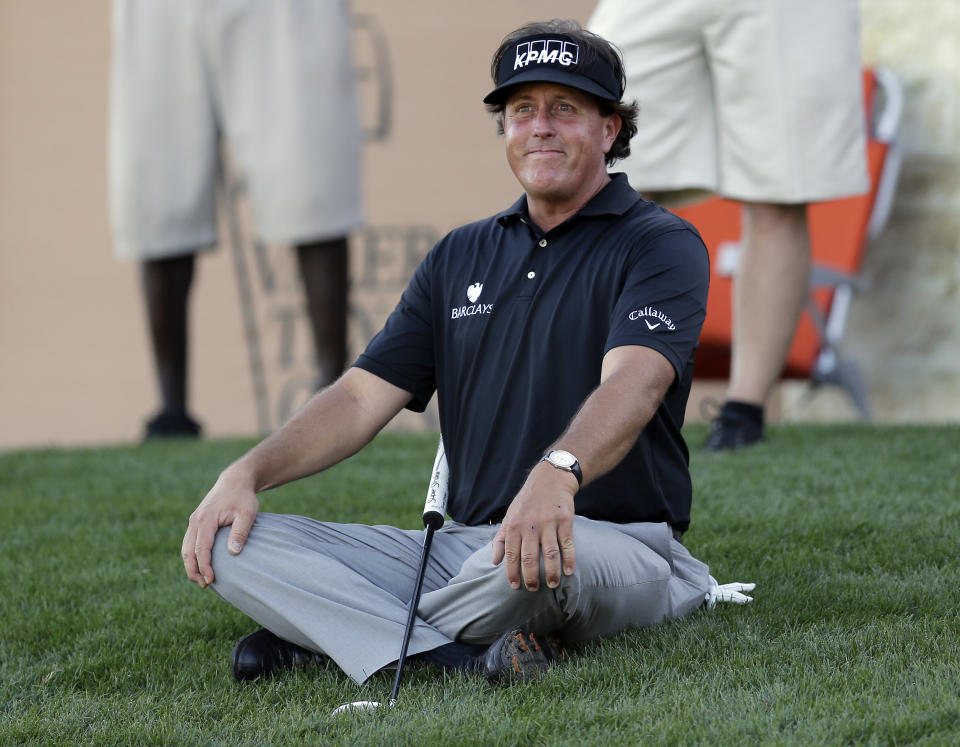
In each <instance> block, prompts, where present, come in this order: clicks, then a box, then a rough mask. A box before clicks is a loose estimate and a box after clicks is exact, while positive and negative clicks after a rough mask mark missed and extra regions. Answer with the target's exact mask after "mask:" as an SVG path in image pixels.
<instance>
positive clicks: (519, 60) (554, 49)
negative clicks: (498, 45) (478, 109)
mask: <svg viewBox="0 0 960 747" xmlns="http://www.w3.org/2000/svg"><path fill="white" fill-rule="evenodd" d="M585 52H586V50H585V49H584V48H583V45H581V44H580V43H578V42H576V41H574V40H573V38H572V37H570V36H567V35H566V34H546V35H544V34H537V35H535V36H524V37H521V38H520V39H517V40H516V41H515V42H514V43H513V44H511V45H510V47H509V48H508V49H507V51H506V52H504V55H503V59H501V60H500V64H499V65H498V67H497V77H496V80H495V81H494V82H495V83H496V88H494V89H493V90H492V91H491V92H490V93H488V94H487V95H486V96H485V97H484V99H483V103H485V104H499V103H501V102H502V101H503V99H504V98H505V97H506V95H507V89H509V88H510V87H512V86H516V85H519V84H520V83H559V84H560V85H563V86H570V87H571V88H577V89H579V90H581V91H586V92H587V93H592V94H593V95H594V96H599V97H600V98H601V99H606V100H608V101H619V100H620V97H621V96H622V95H623V90H622V89H621V88H620V80H619V79H618V78H617V76H616V74H615V73H614V71H613V67H611V66H610V64H609V63H608V62H607V61H606V60H605V59H603V58H602V57H600V56H599V55H596V54H585Z"/></svg>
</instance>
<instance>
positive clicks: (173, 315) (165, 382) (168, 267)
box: [140, 254, 200, 438]
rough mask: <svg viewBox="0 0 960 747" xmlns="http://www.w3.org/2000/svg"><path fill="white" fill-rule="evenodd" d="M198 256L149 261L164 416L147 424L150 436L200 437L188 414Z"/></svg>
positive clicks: (147, 284) (147, 286)
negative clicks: (190, 316)
mask: <svg viewBox="0 0 960 747" xmlns="http://www.w3.org/2000/svg"><path fill="white" fill-rule="evenodd" d="M193 273H194V255H192V254H187V255H182V256H178V257H172V258H169V259H158V260H150V261H146V262H144V263H143V264H142V265H141V272H140V278H141V284H142V288H143V297H144V301H145V303H146V310H147V321H148V323H149V327H150V343H151V347H152V349H153V359H154V365H155V368H156V375H157V384H158V386H159V389H160V401H161V410H160V414H159V415H158V416H157V417H156V418H155V419H154V420H152V421H151V422H150V423H148V425H147V437H148V438H149V437H152V436H161V435H197V434H198V433H199V430H200V429H199V426H197V424H196V423H194V422H193V421H192V420H191V419H190V418H189V416H188V415H187V299H188V296H189V294H190V286H191V285H192V282H193Z"/></svg>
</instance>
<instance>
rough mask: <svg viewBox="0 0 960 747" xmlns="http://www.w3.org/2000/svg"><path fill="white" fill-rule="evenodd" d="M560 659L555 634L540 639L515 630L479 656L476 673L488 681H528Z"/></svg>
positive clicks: (558, 644)
mask: <svg viewBox="0 0 960 747" xmlns="http://www.w3.org/2000/svg"><path fill="white" fill-rule="evenodd" d="M562 656H563V646H562V645H561V644H560V639H559V638H558V637H557V636H555V635H545V636H541V638H540V640H537V637H536V636H534V634H533V633H528V632H527V631H525V630H524V629H523V628H514V629H513V630H511V631H508V632H506V633H504V634H503V635H502V636H500V637H499V638H498V639H497V640H496V641H494V642H493V643H492V644H491V645H490V647H489V648H488V649H487V652H486V653H485V654H483V655H481V656H480V657H479V667H478V669H479V672H480V673H481V674H482V675H483V676H484V677H486V678H487V681H489V682H502V681H504V680H529V679H532V678H534V677H537V676H539V675H541V674H543V673H544V672H546V671H547V668H548V667H549V666H550V665H551V664H553V663H554V662H556V661H558V660H559V659H560V658H561V657H562Z"/></svg>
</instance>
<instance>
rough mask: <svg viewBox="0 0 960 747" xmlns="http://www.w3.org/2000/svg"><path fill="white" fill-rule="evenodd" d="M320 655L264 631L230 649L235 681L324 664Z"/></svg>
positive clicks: (246, 637) (264, 629)
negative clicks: (318, 663)
mask: <svg viewBox="0 0 960 747" xmlns="http://www.w3.org/2000/svg"><path fill="white" fill-rule="evenodd" d="M326 659H327V657H326V656H324V655H323V654H318V653H316V652H314V651H310V650H308V649H305V648H303V647H301V646H298V645H297V644H295V643H290V641H285V640H283V638H279V637H277V636H275V635H274V634H273V633H271V632H270V631H269V630H267V629H266V628H260V630H256V631H254V632H253V633H250V634H249V635H246V636H244V637H243V638H241V639H240V640H239V641H238V642H237V645H236V646H234V647H233V656H232V657H231V662H232V668H233V676H234V678H235V679H236V680H237V682H245V681H246V680H254V679H256V678H257V677H269V676H270V675H272V674H274V673H275V672H278V671H280V670H281V669H293V668H296V669H302V668H303V667H305V666H307V665H308V664H310V663H312V662H315V661H316V662H320V661H325V660H326Z"/></svg>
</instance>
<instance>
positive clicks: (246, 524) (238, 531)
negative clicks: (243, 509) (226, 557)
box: [227, 514, 256, 555]
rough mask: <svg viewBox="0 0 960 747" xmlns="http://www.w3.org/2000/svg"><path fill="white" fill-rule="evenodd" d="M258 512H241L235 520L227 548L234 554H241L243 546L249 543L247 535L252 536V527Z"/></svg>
mask: <svg viewBox="0 0 960 747" xmlns="http://www.w3.org/2000/svg"><path fill="white" fill-rule="evenodd" d="M254 519H256V514H239V515H238V516H237V518H236V519H234V520H233V526H232V527H231V528H230V538H229V539H228V540H227V549H228V550H229V551H230V552H231V553H233V554H234V555H239V554H240V551H241V550H242V549H243V546H244V545H245V544H247V537H249V536H250V528H251V527H252V526H253V521H254Z"/></svg>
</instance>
